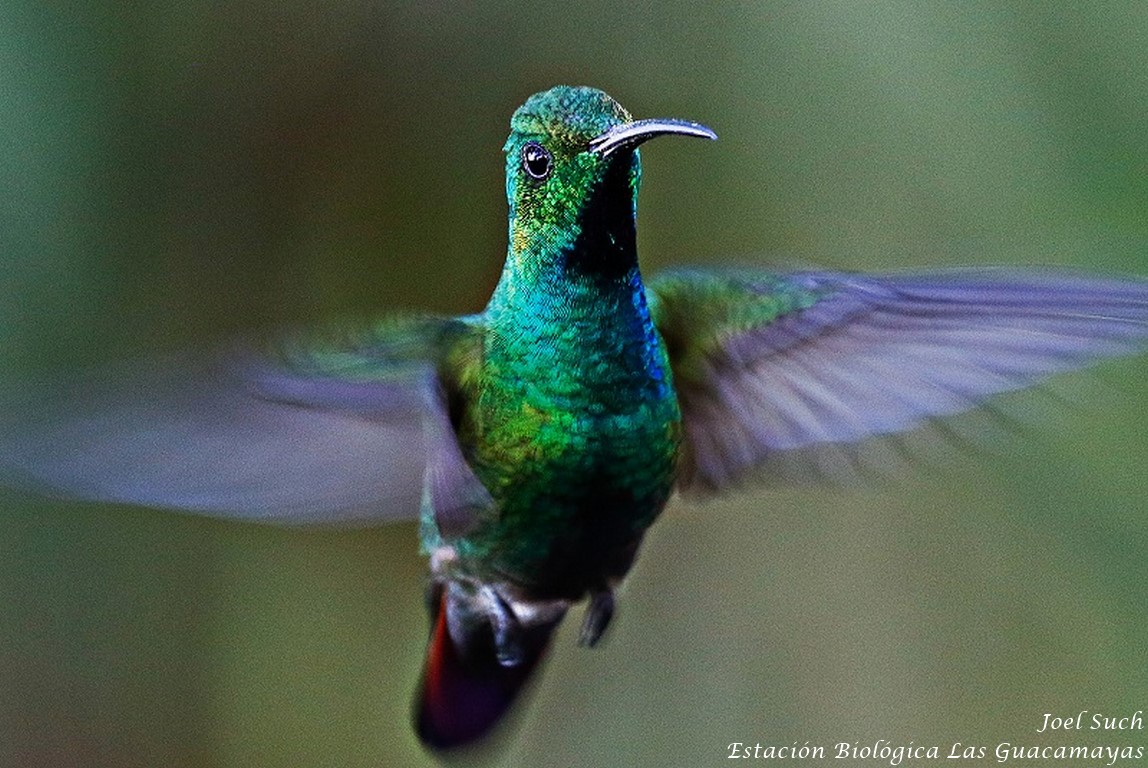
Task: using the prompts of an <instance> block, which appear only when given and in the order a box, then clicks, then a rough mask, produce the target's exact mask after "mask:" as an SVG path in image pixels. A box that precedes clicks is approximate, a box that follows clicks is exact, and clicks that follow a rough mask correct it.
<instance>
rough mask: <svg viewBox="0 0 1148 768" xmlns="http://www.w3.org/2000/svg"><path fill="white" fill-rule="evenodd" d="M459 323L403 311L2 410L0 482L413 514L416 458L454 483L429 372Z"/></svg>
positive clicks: (270, 516)
mask: <svg viewBox="0 0 1148 768" xmlns="http://www.w3.org/2000/svg"><path fill="white" fill-rule="evenodd" d="M466 334H467V325H466V323H464V322H461V321H458V320H447V319H441V318H408V319H403V320H395V321H390V322H387V323H383V324H380V325H377V326H374V327H372V328H370V329H369V330H367V331H363V332H358V333H353V334H351V333H331V334H328V335H326V336H324V337H323V338H321V339H317V338H314V337H309V338H296V339H292V340H289V341H287V342H286V343H283V344H280V345H279V346H277V347H275V348H274V349H273V350H271V351H270V352H260V353H258V354H257V353H254V352H251V351H232V352H230V353H228V354H226V355H222V356H219V357H216V358H214V359H212V360H210V361H207V362H203V361H190V360H188V359H186V358H184V359H176V360H162V359H160V360H153V361H148V362H147V363H137V364H135V365H133V366H132V367H131V369H130V370H127V371H124V370H119V371H115V372H111V373H105V374H104V375H102V376H100V377H98V378H96V379H87V380H84V381H81V382H78V383H73V384H72V385H71V386H69V387H68V389H69V392H68V393H67V394H64V395H61V396H47V397H45V396H42V395H40V396H38V397H36V398H35V401H36V402H35V404H34V405H33V406H31V407H24V408H20V409H17V413H18V415H17V416H15V417H12V416H11V412H10V414H9V416H8V418H6V419H5V421H6V423H5V424H4V426H3V427H2V428H3V432H0V435H2V436H0V479H3V480H4V481H5V482H6V483H8V484H11V485H17V486H22V487H25V488H28V489H30V490H34V491H39V492H44V493H48V494H52V495H61V496H65V497H73V498H78V499H88V500H98V501H111V502H123V503H131V504H141V505H145V506H151V507H164V508H173V509H180V510H185V511H190V512H199V513H205V514H211V515H218V516H224V517H232V518H242V519H250V520H261V521H269V522H281V523H373V522H380V521H386V520H398V519H405V518H414V517H417V516H418V514H419V504H420V494H421V493H422V486H423V475H424V471H425V469H426V467H427V456H428V454H433V455H434V456H435V457H436V462H437V464H438V465H439V466H440V471H439V473H438V474H441V475H444V476H445V477H446V478H447V480H444V481H442V482H439V483H436V485H437V486H441V490H440V491H439V495H440V496H442V497H444V498H449V497H450V496H451V494H464V493H466V490H465V486H462V487H463V490H457V489H458V488H459V487H460V483H463V482H464V481H465V480H467V479H469V478H468V477H467V476H466V475H467V472H461V471H454V472H452V471H451V470H450V465H449V462H450V461H452V460H457V461H460V462H461V461H462V458H461V454H460V453H459V450H458V447H457V444H456V443H455V441H454V435H453V431H452V430H450V429H449V419H448V416H447V414H446V413H445V407H446V406H445V398H444V396H443V394H442V392H443V389H444V387H443V384H442V382H440V380H439V377H438V369H439V367H440V362H441V361H442V360H443V359H444V355H447V354H448V353H449V351H450V350H451V349H452V348H453V346H454V345H455V344H457V343H458V342H459V339H461V338H463V337H464V336H466ZM444 423H445V424H446V425H447V429H445V430H443V429H442V428H441V425H442V424H444ZM428 424H431V425H432V426H434V429H428V428H427V427H428ZM428 436H430V437H428ZM443 441H449V443H450V445H448V446H446V447H443V446H440V445H436V443H439V442H443ZM455 457H457V459H456V458H455ZM444 464H445V465H446V466H445V468H443V467H442V465H444ZM459 477H462V478H463V480H462V481H460V480H459V479H458V478H459ZM475 482H477V481H475ZM472 495H473V494H472Z"/></svg>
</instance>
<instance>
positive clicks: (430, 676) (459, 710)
mask: <svg viewBox="0 0 1148 768" xmlns="http://www.w3.org/2000/svg"><path fill="white" fill-rule="evenodd" d="M449 599H450V598H449V596H448V593H447V590H443V594H442V597H441V601H440V604H439V606H438V609H437V611H436V614H437V615H436V616H435V617H434V628H433V630H432V631H431V637H430V642H429V644H428V646H427V656H426V665H425V667H424V668H423V678H422V684H421V686H420V690H419V693H418V697H417V698H416V701H415V728H416V730H417V731H418V734H419V738H420V739H421V740H422V742H423V743H424V744H425V745H426V746H428V747H430V748H432V749H436V750H450V749H455V748H458V747H465V746H467V745H470V744H473V743H475V742H477V741H479V740H480V739H482V738H483V737H485V736H486V735H487V734H488V733H490V731H491V730H492V729H493V728H494V727H495V726H496V725H497V724H498V722H499V721H500V720H501V719H502V718H503V716H505V715H506V713H507V712H508V711H509V709H510V707H511V705H512V704H513V703H514V701H515V699H516V698H517V697H518V694H519V692H520V691H521V690H522V688H523V686H524V685H525V684H526V681H527V680H529V679H530V677H531V675H532V673H533V672H534V670H535V668H536V667H537V666H538V663H539V661H541V660H542V658H543V657H544V656H545V655H546V651H547V649H548V648H549V645H550V636H551V634H553V631H554V629H555V628H556V627H557V626H558V624H559V623H560V621H561V619H562V617H561V615H559V616H557V617H556V618H555V620H554V621H553V623H549V624H547V625H542V626H535V627H532V628H530V630H529V631H528V632H524V633H522V634H521V635H519V636H517V637H516V647H517V651H518V656H517V658H516V659H515V660H514V662H513V663H512V664H508V663H505V659H504V660H502V661H500V659H499V653H498V648H497V647H496V643H495V642H494V635H493V633H492V630H491V628H490V625H489V623H486V622H481V623H479V624H478V625H474V624H470V625H469V627H471V628H474V631H473V634H475V635H477V636H474V637H468V638H467V641H466V643H465V645H464V646H463V647H460V646H459V645H458V644H456V642H455V640H454V639H453V638H452V636H451V631H450V627H449V618H448V610H447V602H448V600H449ZM468 631H469V630H468Z"/></svg>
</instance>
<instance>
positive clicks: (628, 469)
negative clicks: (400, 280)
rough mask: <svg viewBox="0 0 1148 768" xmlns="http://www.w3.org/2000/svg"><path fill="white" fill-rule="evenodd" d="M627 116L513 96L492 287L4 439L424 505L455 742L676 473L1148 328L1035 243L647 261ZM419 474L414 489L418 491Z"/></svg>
mask: <svg viewBox="0 0 1148 768" xmlns="http://www.w3.org/2000/svg"><path fill="white" fill-rule="evenodd" d="M664 134H678V135H687V136H695V137H705V138H714V135H713V133H712V132H711V131H709V129H707V128H704V127H702V126H699V125H697V124H694V123H687V122H683V121H678V120H638V121H634V120H632V119H631V118H630V115H629V114H628V113H627V112H626V111H625V110H624V109H622V108H621V107H620V106H619V105H618V104H617V103H616V102H615V101H614V100H613V99H611V98H610V97H609V96H607V95H606V94H604V93H602V92H601V91H597V90H594V89H590V88H570V87H558V88H554V89H551V90H549V91H545V92H543V93H540V94H537V95H535V96H532V97H531V98H530V99H529V100H527V102H526V103H525V104H524V105H523V106H522V107H521V108H520V109H519V110H518V111H517V112H516V113H515V114H514V116H513V118H512V120H511V133H510V137H509V138H508V140H507V142H506V146H505V151H506V191H507V198H508V201H509V204H510V219H509V238H508V240H509V244H508V248H507V256H506V263H505V266H504V268H503V272H502V276H501V278H500V280H499V282H498V285H497V286H496V288H495V290H494V294H493V296H492V297H491V299H490V303H489V305H488V306H487V308H486V309H485V311H483V312H481V313H479V314H475V315H469V316H464V317H456V318H443V317H416V318H398V319H393V320H389V321H386V322H384V323H380V324H378V325H376V326H374V327H372V328H369V329H367V330H365V331H361V332H353V333H347V332H346V331H341V332H339V333H335V334H331V335H328V336H325V337H320V338H316V337H305V338H302V339H297V340H295V341H293V342H289V343H286V344H283V345H281V346H280V347H279V348H278V349H277V351H276V352H275V353H274V354H271V355H267V354H254V355H253V354H242V355H238V356H236V355H232V356H229V357H228V358H226V359H225V361H224V364H223V365H215V366H213V367H209V368H207V369H202V368H195V367H192V366H189V365H186V364H185V365H184V366H182V367H181V366H179V365H176V366H171V365H168V364H166V363H165V364H163V365H156V366H154V367H153V368H152V369H150V370H146V371H143V372H142V373H141V372H140V371H139V370H136V371H134V372H133V374H132V375H129V376H124V377H113V381H112V382H111V384H112V386H111V387H109V388H107V389H106V390H105V391H104V392H103V394H96V392H98V391H99V389H98V388H97V387H93V386H91V385H90V383H85V386H84V387H82V388H80V389H81V391H82V393H83V395H82V397H81V400H80V402H75V401H69V402H64V403H52V404H50V408H49V410H51V411H52V412H53V414H54V415H53V417H51V418H47V419H40V420H39V421H37V420H35V419H24V420H22V421H18V422H17V423H16V425H15V427H13V428H11V429H8V430H6V434H4V439H3V440H0V472H2V473H3V475H2V479H4V480H5V481H7V482H9V483H17V484H22V485H27V486H31V487H33V488H35V489H39V490H44V491H48V492H52V493H64V494H68V495H72V496H79V497H84V498H92V499H102V500H113V501H120V502H132V503H139V504H147V505H152V506H161V507H172V508H178V509H184V510H190V511H196V512H203V513H209V514H219V515H225V516H228V517H234V518H243V519H254V520H270V521H278V522H304V523H316V522H326V523H330V522H346V521H355V522H364V521H366V522H380V521H386V520H392V519H398V518H409V517H413V516H414V515H415V514H417V513H418V511H419V510H420V508H421V527H420V530H421V534H422V545H423V549H424V550H425V551H426V552H427V554H428V555H429V556H430V564H431V590H430V601H429V602H430V605H431V613H432V624H433V629H432V635H431V642H430V644H429V649H428V654H427V664H426V668H425V673H424V680H423V686H422V690H421V693H420V698H419V701H418V703H417V710H416V717H417V727H418V730H419V733H420V735H421V736H422V738H423V739H424V741H425V742H426V743H427V744H429V745H431V746H434V747H440V748H448V747H455V746H459V745H464V744H467V743H470V742H473V741H475V740H477V739H480V738H481V737H482V736H483V735H485V734H486V733H487V732H488V731H489V730H490V729H491V728H492V727H494V726H495V725H496V724H497V722H498V721H499V719H500V718H501V716H502V714H503V713H504V712H505V711H506V710H507V708H508V707H510V706H511V704H512V703H513V701H514V699H515V697H516V695H517V694H518V691H519V690H520V689H521V687H522V686H523V685H524V684H525V683H526V681H527V680H528V679H529V678H530V676H531V674H532V673H533V671H534V669H535V668H536V666H537V664H538V662H539V660H540V659H541V658H542V657H543V655H544V653H545V650H546V647H547V645H548V642H549V639H550V636H551V634H552V633H553V630H554V628H555V627H556V626H557V625H558V624H559V622H561V621H562V619H563V617H564V615H565V613H566V612H567V610H568V609H569V608H570V606H571V605H573V604H574V603H576V602H577V601H579V600H580V599H582V598H584V597H588V598H589V600H588V607H587V610H586V615H585V618H584V622H583V629H582V634H581V641H582V642H583V644H586V645H593V644H594V643H595V642H596V641H597V640H598V638H599V637H600V636H601V635H602V633H603V632H604V631H605V629H606V626H607V624H608V623H609V621H610V618H611V616H612V614H613V605H614V602H613V592H612V590H613V588H614V586H616V584H617V583H618V581H619V580H620V579H622V578H623V577H624V576H625V574H626V572H627V570H628V569H629V567H630V565H631V564H632V562H633V559H634V557H635V555H636V553H637V551H638V548H639V547H640V545H641V542H642V538H643V536H644V534H645V532H646V530H647V528H648V527H649V526H650V524H651V523H652V522H653V521H654V519H655V518H656V517H657V516H658V514H659V513H660V512H661V510H662V508H663V507H664V506H665V504H666V501H667V499H668V498H669V497H670V495H671V493H672V492H674V491H675V490H681V491H684V492H690V491H692V492H699V491H701V492H704V491H710V490H718V489H723V488H727V487H729V486H730V485H732V484H734V483H736V482H738V481H740V480H742V479H744V478H747V477H750V476H753V475H755V474H763V473H768V474H769V476H770V477H772V478H783V479H784V478H785V477H788V476H791V475H796V476H797V477H805V476H814V477H817V478H821V477H824V476H826V475H828V476H833V475H834V474H836V473H837V471H838V470H839V469H841V468H845V469H846V470H848V469H849V468H850V467H851V466H852V463H853V462H854V461H855V459H856V457H857V456H858V455H859V452H858V451H857V450H854V449H853V446H857V445H860V444H862V443H863V442H864V441H866V440H867V439H868V438H872V437H874V436H882V435H888V434H892V433H899V432H903V431H905V430H908V429H912V428H915V427H918V426H922V425H926V424H928V423H929V422H930V421H932V420H934V419H938V418H942V417H946V416H949V415H951V414H955V413H959V412H961V411H964V410H967V409H969V408H971V407H973V406H975V405H976V404H978V403H979V402H981V401H982V400H984V399H985V398H987V397H989V396H991V395H994V394H996V393H1000V392H1007V391H1010V390H1014V389H1018V388H1021V387H1024V386H1028V385H1030V384H1032V383H1034V382H1037V381H1039V380H1040V379H1042V378H1043V377H1045V376H1047V375H1050V374H1053V373H1057V372H1060V371H1066V370H1070V369H1073V368H1079V367H1082V366H1084V365H1087V364H1088V363H1090V362H1092V361H1093V360H1095V359H1098V358H1101V357H1106V356H1114V355H1121V354H1128V353H1132V352H1136V351H1139V350H1141V349H1142V348H1143V346H1144V343H1145V341H1146V340H1148V281H1145V280H1142V279H1135V278H1124V279H1114V278H1105V277H1096V276H1089V275H1083V274H1077V273H1071V272H1064V271H1061V272H1051V271H1039V270H1027V271H1026V270H1012V271H999V270H997V271H994V270H984V269H981V270H961V271H951V272H933V273H921V274H887V275H858V274H848V273H833V272H813V271H811V272H789V273H770V272H766V271H762V270H749V269H743V270H738V271H725V272H722V271H715V270H688V271H686V270H683V271H678V272H672V273H669V274H666V275H662V276H659V277H656V278H655V279H653V280H651V281H649V282H648V283H644V282H643V279H642V275H641V273H640V271H639V268H638V258H637V252H636V245H635V211H636V200H637V193H638V187H639V180H640V174H641V166H640V161H639V156H638V151H637V146H638V144H640V143H642V142H644V141H646V140H648V139H650V138H653V137H655V136H660V135H664ZM420 500H421V505H420Z"/></svg>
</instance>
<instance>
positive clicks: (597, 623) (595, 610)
mask: <svg viewBox="0 0 1148 768" xmlns="http://www.w3.org/2000/svg"><path fill="white" fill-rule="evenodd" d="M612 618H614V592H613V591H612V590H609V589H603V590H600V591H598V592H595V593H593V594H592V595H590V604H589V605H588V606H586V613H585V615H584V616H583V618H582V631H581V632H579V633H578V645H581V646H583V647H584V648H593V647H594V646H595V645H597V644H598V641H599V640H601V639H602V635H603V634H605V632H606V628H607V627H609V626H610V619H612Z"/></svg>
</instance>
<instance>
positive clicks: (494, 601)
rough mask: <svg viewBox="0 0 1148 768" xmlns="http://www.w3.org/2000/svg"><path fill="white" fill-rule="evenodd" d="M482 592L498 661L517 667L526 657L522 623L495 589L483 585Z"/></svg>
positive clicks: (504, 664) (506, 665)
mask: <svg viewBox="0 0 1148 768" xmlns="http://www.w3.org/2000/svg"><path fill="white" fill-rule="evenodd" d="M482 592H483V593H484V595H485V596H486V598H487V600H488V601H489V604H490V606H489V609H488V612H489V613H488V615H489V616H490V629H491V631H492V632H493V634H494V651H495V655H496V656H497V657H498V663H499V664H501V665H502V666H504V667H517V666H518V665H519V664H521V663H522V662H523V661H524V660H525V659H526V651H525V649H524V648H523V647H522V633H523V630H522V624H521V623H520V622H519V621H518V616H517V615H516V614H515V613H514V609H513V608H511V607H510V604H509V603H507V602H506V600H505V599H503V597H502V595H500V594H499V593H498V590H497V589H494V588H493V587H490V586H485V587H483V588H482Z"/></svg>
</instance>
